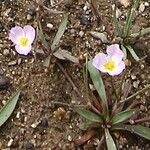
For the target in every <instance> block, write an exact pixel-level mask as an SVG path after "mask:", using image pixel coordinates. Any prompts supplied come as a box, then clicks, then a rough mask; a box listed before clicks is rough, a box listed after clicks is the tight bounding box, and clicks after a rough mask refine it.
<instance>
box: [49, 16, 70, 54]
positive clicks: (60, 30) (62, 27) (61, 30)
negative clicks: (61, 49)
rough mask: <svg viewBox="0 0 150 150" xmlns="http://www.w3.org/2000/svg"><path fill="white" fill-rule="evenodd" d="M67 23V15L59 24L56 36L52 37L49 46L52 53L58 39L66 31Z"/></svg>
mask: <svg viewBox="0 0 150 150" xmlns="http://www.w3.org/2000/svg"><path fill="white" fill-rule="evenodd" d="M67 22H68V15H66V16H65V18H64V19H63V20H62V22H61V23H60V26H59V28H58V31H57V33H56V36H55V37H54V40H53V43H52V45H51V50H52V52H54V51H55V49H56V47H57V46H58V44H59V42H60V39H61V37H62V36H63V34H64V32H65V30H66V27H67Z"/></svg>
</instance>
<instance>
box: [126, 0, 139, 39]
mask: <svg viewBox="0 0 150 150" xmlns="http://www.w3.org/2000/svg"><path fill="white" fill-rule="evenodd" d="M138 4H139V0H135V1H134V5H133V7H132V8H131V9H129V10H128V13H127V19H126V24H125V26H124V37H127V36H129V34H130V29H131V28H132V22H133V20H134V15H135V10H136V9H137V7H138Z"/></svg>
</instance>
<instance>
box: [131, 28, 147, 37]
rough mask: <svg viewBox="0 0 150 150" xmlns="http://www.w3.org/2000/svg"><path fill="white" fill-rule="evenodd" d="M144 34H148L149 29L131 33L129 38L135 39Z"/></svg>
mask: <svg viewBox="0 0 150 150" xmlns="http://www.w3.org/2000/svg"><path fill="white" fill-rule="evenodd" d="M146 34H150V27H148V28H145V29H142V30H141V31H140V32H137V33H132V34H131V35H130V36H131V37H132V38H137V37H141V36H144V35H146Z"/></svg>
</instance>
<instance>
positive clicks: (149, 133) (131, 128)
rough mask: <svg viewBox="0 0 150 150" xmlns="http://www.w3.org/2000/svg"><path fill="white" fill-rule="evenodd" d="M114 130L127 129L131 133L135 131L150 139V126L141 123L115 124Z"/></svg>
mask: <svg viewBox="0 0 150 150" xmlns="http://www.w3.org/2000/svg"><path fill="white" fill-rule="evenodd" d="M111 129H112V130H127V131H130V132H131V133H135V134H137V135H139V136H141V137H143V138H145V139H148V140H150V128H147V127H143V126H141V125H125V124H119V125H114V126H112V128H111Z"/></svg>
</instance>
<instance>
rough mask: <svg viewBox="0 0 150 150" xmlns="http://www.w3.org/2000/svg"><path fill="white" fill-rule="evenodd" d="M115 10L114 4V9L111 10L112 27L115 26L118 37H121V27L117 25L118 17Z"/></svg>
mask: <svg viewBox="0 0 150 150" xmlns="http://www.w3.org/2000/svg"><path fill="white" fill-rule="evenodd" d="M116 11H117V7H116V5H115V7H114V10H113V25H114V28H115V33H116V35H117V36H119V37H122V29H121V27H120V26H119V22H118V19H117V17H116Z"/></svg>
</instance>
